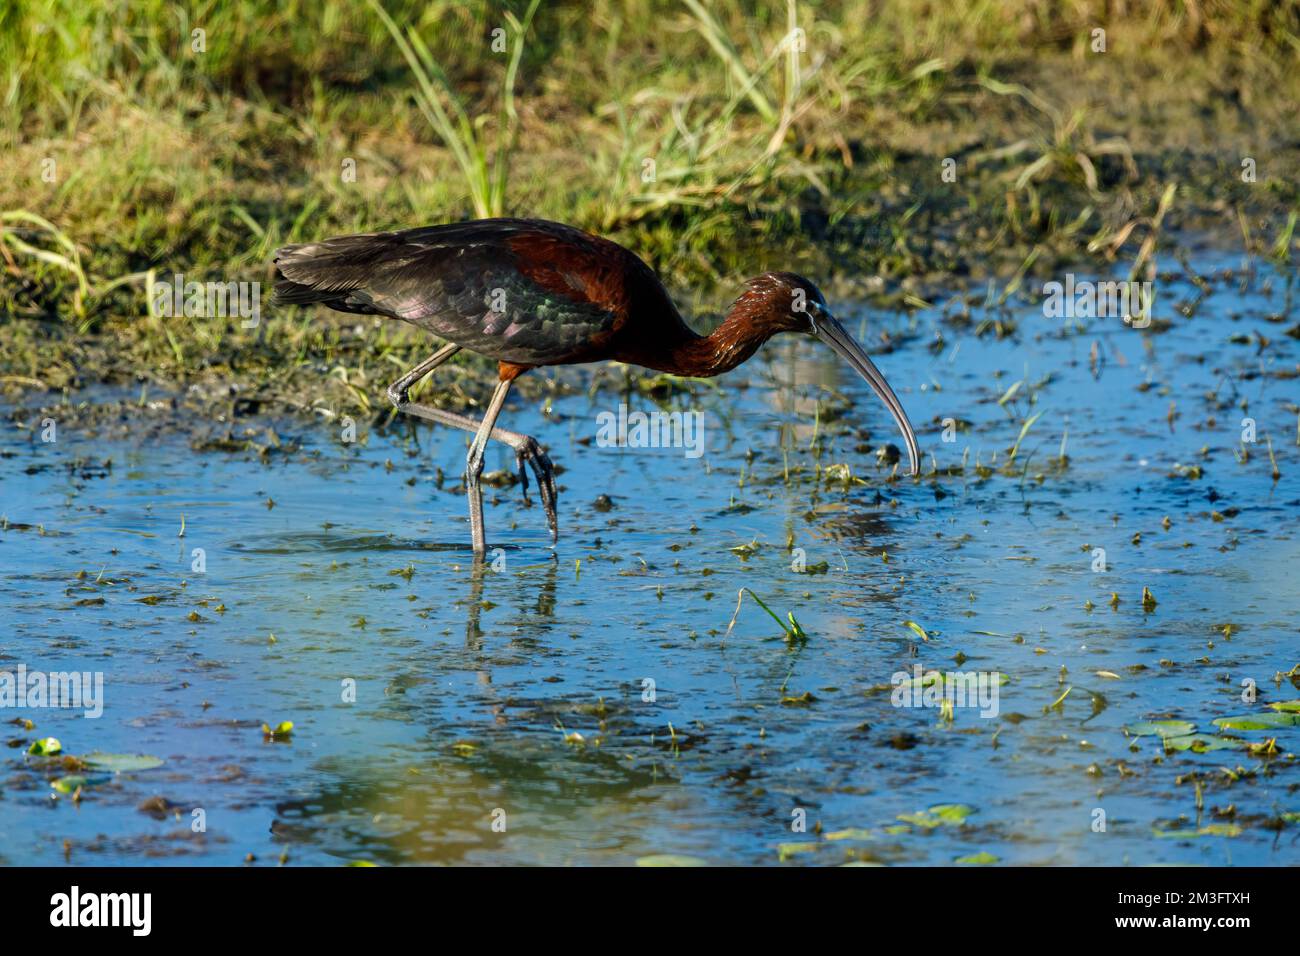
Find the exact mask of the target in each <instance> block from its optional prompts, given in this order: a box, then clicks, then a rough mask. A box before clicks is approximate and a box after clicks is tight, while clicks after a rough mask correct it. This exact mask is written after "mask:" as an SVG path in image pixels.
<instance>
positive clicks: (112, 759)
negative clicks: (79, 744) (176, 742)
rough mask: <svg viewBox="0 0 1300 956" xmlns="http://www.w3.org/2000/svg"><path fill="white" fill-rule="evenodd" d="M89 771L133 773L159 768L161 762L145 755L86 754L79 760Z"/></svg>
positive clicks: (156, 758)
mask: <svg viewBox="0 0 1300 956" xmlns="http://www.w3.org/2000/svg"><path fill="white" fill-rule="evenodd" d="M81 761H82V763H84V764H85V765H86V766H87V767H89V768H90V769H91V770H103V771H106V772H108V773H134V772H135V771H137V770H153V769H154V768H155V767H161V766H162V765H163V761H162V760H160V759H159V758H158V757H150V756H148V755H147V754H102V753H98V752H96V753H93V754H86V755H85V756H84V757H82V758H81Z"/></svg>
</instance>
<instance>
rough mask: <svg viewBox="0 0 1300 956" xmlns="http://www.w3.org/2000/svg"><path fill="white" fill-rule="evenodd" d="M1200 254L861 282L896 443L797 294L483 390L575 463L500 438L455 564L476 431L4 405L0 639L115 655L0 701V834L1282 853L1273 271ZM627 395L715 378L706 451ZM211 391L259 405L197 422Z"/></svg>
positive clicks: (1285, 445) (62, 848)
mask: <svg viewBox="0 0 1300 956" xmlns="http://www.w3.org/2000/svg"><path fill="white" fill-rule="evenodd" d="M1191 262H1192V266H1193V267H1194V270H1195V274H1194V275H1193V274H1192V273H1189V272H1188V271H1187V270H1186V269H1184V268H1182V267H1180V266H1178V265H1176V264H1175V263H1173V262H1172V261H1171V262H1168V263H1167V265H1168V266H1169V268H1170V269H1171V271H1170V272H1168V273H1162V274H1161V275H1160V276H1159V277H1158V279H1157V280H1156V285H1155V288H1156V298H1155V306H1154V317H1155V322H1154V323H1153V325H1152V327H1151V328H1148V329H1145V330H1137V329H1134V328H1131V327H1130V326H1128V325H1126V324H1125V323H1124V322H1123V321H1122V320H1121V319H1120V318H1119V317H1116V316H1106V317H1100V318H1097V317H1088V316H1074V317H1066V318H1057V317H1047V316H1045V315H1044V309H1043V306H1042V304H1041V303H1040V302H1039V301H1038V300H1037V296H1025V297H1021V296H1012V297H1011V298H1010V299H1009V300H1008V301H1007V302H1006V303H1005V304H1001V305H999V304H998V302H997V299H998V298H999V293H1000V288H1001V287H1000V286H999V287H995V288H994V289H993V291H992V293H991V294H989V295H985V294H984V293H983V292H981V293H980V294H977V295H968V296H966V297H964V298H962V299H958V298H955V297H954V298H953V299H951V300H944V299H942V298H936V299H934V300H933V301H932V302H931V304H930V307H929V308H921V309H918V310H917V311H915V312H914V313H911V314H905V313H900V312H895V311H882V310H878V309H873V308H872V307H870V306H867V305H861V306H856V307H855V306H852V305H842V306H841V308H840V311H841V313H842V315H843V316H844V318H845V324H846V325H847V326H848V328H849V329H850V330H851V331H854V332H855V333H857V334H858V335H859V337H860V339H861V340H862V341H863V342H864V343H865V344H866V346H867V348H868V351H870V352H872V353H873V354H874V355H875V356H876V360H877V363H878V364H879V366H880V367H881V369H882V370H883V371H884V372H885V374H886V376H887V377H888V378H889V379H890V381H891V382H892V383H893V384H894V386H895V388H896V390H897V391H898V392H899V394H900V396H901V397H902V399H903V402H904V404H905V405H906V407H907V408H908V410H909V412H910V415H911V417H912V420H913V422H914V423H915V425H916V427H917V430H918V433H919V434H920V437H921V446H922V451H923V455H924V459H925V460H924V463H923V469H922V472H923V474H922V477H921V478H920V479H919V480H912V479H910V478H907V477H904V476H903V474H902V469H901V468H900V469H899V471H898V473H897V474H895V473H894V467H893V465H892V464H891V463H890V462H889V460H888V455H887V454H886V455H885V456H884V457H883V458H882V457H878V456H877V454H876V450H877V449H878V448H879V447H880V446H882V445H885V444H888V443H896V444H899V445H900V446H901V442H899V439H898V436H897V434H896V432H895V429H894V427H893V424H892V422H891V421H890V419H889V418H888V415H887V414H886V412H885V411H884V409H883V407H881V406H880V405H879V403H878V402H876V401H875V400H874V398H873V397H872V396H871V395H870V393H869V392H868V391H867V389H866V388H865V386H864V384H863V383H862V382H860V381H858V380H856V379H855V378H854V377H853V375H852V372H851V370H850V369H848V367H847V366H844V365H842V364H841V363H840V362H839V360H838V359H837V358H836V357H835V355H834V354H832V353H831V352H830V351H829V350H828V349H826V348H824V347H823V346H821V345H820V344H819V343H817V342H815V341H812V340H803V339H796V338H794V337H787V338H786V339H784V340H782V339H778V340H774V341H773V342H771V343H769V344H768V345H767V346H766V347H765V349H764V350H763V351H762V352H761V353H760V354H759V356H758V357H756V358H755V359H754V360H752V361H751V362H750V363H748V364H747V365H746V366H743V367H742V368H741V369H740V370H738V371H737V372H735V373H733V374H731V375H729V376H727V377H725V378H723V379H720V380H718V381H717V382H715V383H693V384H691V383H685V384H683V385H680V386H679V385H678V384H677V383H666V384H665V388H664V390H662V391H661V392H657V393H655V394H649V395H647V394H642V393H635V394H628V395H623V394H619V393H618V392H615V391H610V390H607V389H597V390H592V389H590V388H588V387H587V385H588V383H589V382H590V381H591V377H592V376H593V375H599V374H605V375H608V374H610V373H608V372H605V373H601V372H599V371H597V370H592V369H579V370H573V371H568V372H564V373H562V378H563V380H564V381H566V382H569V383H571V384H572V385H573V386H574V387H573V388H571V389H568V390H566V391H565V392H564V393H563V394H559V395H557V397H555V398H553V399H552V400H550V401H549V402H547V403H546V405H545V406H543V405H540V404H539V403H537V402H535V401H534V402H530V401H523V400H519V399H514V400H512V401H511V403H510V404H509V405H508V406H507V409H506V413H505V416H504V418H503V419H502V421H503V423H504V424H505V425H506V426H507V427H509V428H512V429H515V430H520V431H525V432H528V433H531V434H533V435H535V436H536V437H538V439H539V440H541V441H542V442H543V443H544V444H545V445H547V446H549V449H550V453H551V456H552V458H553V459H555V461H556V462H557V463H558V464H559V465H560V466H561V467H562V468H563V469H564V470H563V473H562V474H561V476H560V478H559V482H560V486H561V493H560V528H561V536H560V541H559V546H558V548H557V549H556V550H555V551H552V550H551V548H550V539H549V534H548V532H547V530H546V526H545V521H544V518H543V515H542V511H541V508H540V507H538V506H537V504H536V500H535V493H534V496H533V497H534V502H533V505H532V507H525V506H524V505H523V504H522V500H521V494H520V489H519V487H518V486H517V485H514V486H507V485H504V484H503V485H502V486H500V487H494V488H492V489H490V491H489V504H488V506H487V524H488V537H489V546H490V548H491V549H492V553H491V554H490V555H489V561H488V563H487V564H486V565H481V566H477V567H476V566H475V565H474V563H473V562H472V561H471V555H470V553H469V549H468V544H467V542H468V529H467V524H466V519H465V503H464V499H463V496H462V495H461V493H460V491H459V475H460V472H461V470H462V468H463V461H464V453H465V447H466V436H465V435H464V434H462V433H458V432H451V431H448V430H445V429H439V428H432V427H429V426H426V425H423V424H421V425H418V426H416V425H413V424H411V423H409V422H406V421H401V422H396V423H394V424H392V425H391V426H389V427H387V428H384V427H379V426H376V425H371V424H368V423H367V422H361V423H359V424H358V439H359V440H358V441H356V442H352V443H348V442H344V441H342V440H341V435H342V432H341V425H340V423H339V422H337V421H326V420H321V421H312V420H308V419H303V418H296V419H295V418H275V419H269V418H247V419H240V420H237V421H235V422H233V423H231V424H230V426H226V425H223V424H222V423H202V424H200V425H196V426H194V427H193V428H190V427H189V426H186V427H185V428H179V429H176V430H174V431H170V432H162V433H156V432H154V431H152V430H150V431H148V432H147V434H148V437H145V430H144V429H141V434H140V435H139V436H138V437H132V428H131V427H130V426H128V427H126V428H125V429H122V430H118V431H117V432H115V434H114V437H112V438H108V437H105V436H104V435H103V434H102V433H100V432H98V431H93V432H92V431H89V430H86V429H80V428H78V427H77V426H76V425H75V424H67V425H65V426H64V427H61V428H58V429H57V440H55V441H43V440H42V437H43V436H42V422H41V420H40V416H38V415H36V414H34V413H33V414H30V415H27V416H25V417H24V416H21V415H20V416H17V419H18V421H17V422H14V423H11V426H10V427H9V428H7V429H6V431H5V433H4V437H3V439H2V441H3V445H0V453H2V457H0V478H2V480H3V502H2V507H0V511H3V518H4V531H3V532H0V606H3V608H4V621H5V626H4V628H3V632H2V633H0V670H4V671H8V672H11V673H12V672H16V671H17V669H18V668H19V666H20V665H22V666H23V667H25V668H26V670H27V671H28V672H33V671H35V672H44V673H50V672H67V671H83V672H91V673H96V672H97V673H100V674H102V679H103V700H102V715H100V716H98V717H86V716H84V715H83V713H82V711H81V710H74V709H54V708H50V707H30V706H29V707H26V708H23V707H16V706H11V707H8V708H6V709H5V710H4V711H3V712H2V716H3V718H4V721H5V722H4V724H3V727H4V731H5V733H4V737H5V740H6V741H7V742H8V744H9V747H8V749H6V750H5V752H4V756H3V765H2V767H0V860H2V861H3V862H5V863H10V864H58V863H60V862H63V861H70V862H72V863H79V864H117V863H145V864H148V863H152V862H158V863H176V862H181V863H201V864H232V865H233V864H245V863H248V864H251V865H278V864H287V865H301V864H312V865H331V864H344V863H376V864H407V863H472V864H504V863H549V864H632V863H636V862H642V863H674V862H675V863H687V862H698V861H703V862H709V863H724V864H737V863H740V864H755V863H759V864H761V863H771V864H776V863H783V864H785V865H792V866H793V865H827V864H839V863H845V862H866V863H886V864H949V863H956V862H961V863H966V864H978V863H984V864H1133V865H1141V864H1159V863H1165V864H1167V863H1175V864H1295V863H1296V862H1297V861H1300V844H1298V843H1297V837H1298V836H1300V816H1297V814H1300V793H1298V791H1300V766H1297V762H1296V760H1295V758H1294V756H1293V753H1294V751H1295V750H1296V748H1297V745H1298V744H1300V727H1297V726H1293V725H1291V724H1290V719H1289V717H1288V712H1287V711H1286V710H1275V709H1272V708H1270V707H1269V706H1268V705H1269V704H1270V703H1282V702H1286V701H1293V700H1295V699H1296V698H1298V697H1300V690H1298V689H1297V680H1298V679H1297V678H1295V677H1293V676H1292V675H1294V674H1296V673H1300V671H1296V670H1295V668H1296V665H1297V664H1300V642H1298V641H1297V635H1298V634H1300V624H1298V623H1297V622H1298V621H1300V583H1298V576H1297V571H1296V569H1297V567H1298V566H1300V536H1298V535H1297V529H1296V519H1297V516H1300V491H1298V490H1297V488H1298V486H1297V478H1298V477H1300V460H1298V456H1297V446H1296V443H1297V407H1296V402H1297V400H1298V399H1300V388H1298V387H1297V383H1296V373H1297V362H1298V361H1300V338H1298V337H1297V335H1298V334H1300V333H1298V332H1297V329H1298V328H1300V326H1297V321H1298V320H1297V316H1296V311H1295V309H1294V306H1293V295H1294V291H1295V290H1294V281H1293V277H1292V276H1291V275H1290V274H1288V273H1280V272H1277V271H1275V270H1274V269H1273V268H1271V267H1270V266H1269V265H1268V264H1267V263H1266V262H1261V261H1255V262H1253V263H1244V262H1243V261H1242V259H1241V257H1240V256H1238V255H1227V254H1222V253H1216V252H1208V251H1204V252H1201V253H1199V254H1197V255H1196V256H1195V257H1194V258H1193V259H1192V260H1191ZM1079 278H1097V276H1087V275H1085V274H1084V273H1083V272H1082V271H1080V273H1079ZM1288 332H1289V334H1288ZM1016 383H1020V384H1018V385H1017V384H1016ZM74 400H75V398H74ZM620 403H627V405H628V406H629V408H630V409H631V410H632V411H644V412H651V411H656V410H678V411H685V412H692V413H699V415H700V418H699V422H700V425H701V427H702V429H703V431H702V433H701V434H702V438H703V445H702V454H701V455H699V456H698V457H693V456H692V454H689V453H688V452H690V449H688V448H681V447H666V448H653V447H648V448H646V447H637V448H632V447H617V446H613V447H611V446H609V444H608V443H606V442H603V441H601V440H598V431H599V424H598V417H599V416H600V415H601V413H603V412H612V413H615V414H617V411H618V405H619V404H620ZM54 417H55V421H56V424H57V421H58V416H57V415H56V416H54ZM946 419H949V420H951V421H950V422H948V423H946V424H945V420H946ZM1243 419H1250V420H1252V421H1253V423H1254V427H1255V434H1254V435H1249V434H1245V438H1246V439H1247V440H1243V435H1244V428H1245V426H1243ZM1027 422H1028V423H1029V424H1028V427H1027V428H1026V423H1027ZM225 427H233V429H234V434H235V436H236V437H241V436H242V435H243V434H244V430H245V429H249V430H251V431H250V432H249V434H251V435H252V436H254V437H255V440H256V442H257V444H258V445H268V444H269V445H271V450H270V451H268V452H267V453H265V454H259V453H258V452H257V451H256V450H255V449H250V450H243V451H241V450H234V451H230V450H225V451H223V450H195V448H194V447H192V446H193V445H194V444H195V438H196V432H201V433H203V434H207V433H210V432H211V433H218V434H222V433H224V431H223V430H224V428H225ZM268 427H273V428H274V429H275V434H276V435H277V436H278V440H279V442H280V444H279V447H278V448H275V447H274V445H273V443H271V442H268V440H267V438H266V437H264V436H265V435H267V434H269V432H267V431H266V429H267V428H268ZM1022 432H1023V436H1022ZM123 433H124V434H123ZM1063 437H1064V457H1063V456H1062V440H1063ZM1251 438H1254V439H1255V440H1253V441H1251V440H1249V439H1251ZM1017 439H1020V441H1019V446H1018V448H1017V449H1016V452H1015V454H1014V456H1012V455H1010V453H1009V449H1011V448H1012V447H1013V446H1015V445H1016V443H1017ZM1269 442H1271V447H1272V454H1273V456H1274V458H1275V460H1276V469H1277V471H1278V472H1279V475H1278V477H1276V478H1275V477H1274V461H1273V459H1271V458H1270V453H1269ZM904 464H905V463H904ZM487 467H488V470H489V471H497V470H500V471H503V472H506V473H511V472H513V468H514V462H513V458H512V456H511V455H510V453H509V452H508V450H505V449H501V448H495V447H494V448H492V449H491V450H490V452H489V458H488V465H487ZM439 470H441V472H442V478H441V479H440V478H439V475H438V472H439ZM1165 519H1168V520H1167V521H1166V520H1165ZM182 528H183V535H182V533H181V532H182ZM196 549H197V550H199V551H200V552H201V555H196ZM1099 551H1104V553H1099ZM200 557H201V561H200ZM196 562H198V563H197V564H196ZM801 569H802V570H801ZM742 588H747V589H749V590H750V591H751V592H752V593H753V594H755V595H757V596H758V597H759V598H760V599H761V600H762V602H764V603H765V604H766V606H767V607H768V608H770V609H771V610H772V611H773V612H774V613H775V614H776V615H777V616H778V617H779V618H780V619H781V622H782V625H784V628H788V629H792V627H791V625H790V623H789V618H788V615H791V614H792V615H793V617H794V619H795V620H796V621H797V622H798V625H799V628H800V630H801V632H802V636H801V637H792V636H791V635H790V634H788V633H787V632H786V630H785V629H783V626H779V625H778V623H777V622H776V621H774V620H773V618H772V617H771V616H769V615H768V614H767V613H766V612H765V611H764V609H763V607H762V606H760V604H759V603H758V602H757V601H755V600H754V599H753V598H752V597H751V596H750V595H749V594H746V595H745V597H744V598H743V601H742V602H741V604H740V610H739V614H738V615H736V617H735V623H734V626H733V627H731V628H730V630H729V629H728V625H729V623H730V622H731V621H732V618H733V614H734V613H735V612H736V608H737V596H738V592H739V591H740V589H742ZM1144 589H1147V592H1148V594H1149V597H1148V599H1147V600H1145V601H1144V597H1143V595H1144ZM1112 595H1114V598H1113V597H1112ZM906 622H911V623H910V624H909V623H906ZM917 665H920V666H921V667H922V668H923V669H924V670H929V669H937V670H939V671H943V672H957V671H960V672H964V673H971V672H974V673H977V674H981V675H986V676H987V675H1004V676H996V677H992V678H990V680H991V682H992V684H995V685H996V687H997V700H996V707H995V708H994V709H995V710H996V713H995V714H991V713H989V712H988V708H984V709H981V708H979V707H973V706H962V705H960V704H958V705H957V706H954V707H953V708H952V709H951V710H945V709H944V708H941V707H934V706H931V707H903V706H896V703H898V700H899V695H897V694H896V693H894V686H895V684H896V678H895V675H897V674H899V673H900V672H901V673H903V674H905V675H906V676H907V678H909V679H910V678H911V677H912V675H913V674H914V673H916V672H915V671H914V670H913V668H914V667H915V666H917ZM1004 681H1005V682H1004ZM1252 682H1253V683H1252ZM917 697H918V698H920V699H922V701H923V700H924V695H921V694H918V695H917ZM932 702H933V701H932ZM1246 716H1250V717H1255V718H1262V720H1261V721H1260V722H1261V723H1263V724H1265V725H1269V724H1272V726H1266V727H1265V728H1264V729H1258V730H1252V729H1234V728H1226V729H1225V728H1221V727H1219V726H1216V725H1215V724H1214V723H1213V722H1214V720H1215V719H1216V718H1233V717H1246ZM24 720H30V721H31V726H30V727H29V726H28V725H27V724H25V723H23V721H24ZM285 721H291V722H292V724H293V728H292V731H291V732H290V733H287V734H283V733H280V734H277V733H269V734H268V733H265V732H264V730H263V725H264V724H266V725H268V727H269V728H270V729H272V730H273V729H274V728H276V727H277V726H278V725H280V724H281V722H285ZM1165 721H1168V722H1171V723H1161V722H1165ZM1249 723H1250V722H1247V726H1249ZM1189 725H1190V726H1189ZM1193 734H1198V735H1200V736H1198V737H1194V736H1193ZM47 737H55V738H57V739H58V740H59V741H60V743H61V746H62V754H61V755H60V756H57V757H43V756H38V755H34V754H29V753H28V751H29V749H30V748H31V745H32V744H33V742H35V741H38V740H41V739H44V738H47ZM1270 740H1271V741H1273V743H1272V744H1269V743H1268V741H1270ZM1196 741H1199V743H1197V742H1196ZM93 754H111V755H127V757H130V758H131V759H129V760H128V759H126V758H124V757H121V756H119V757H109V758H104V757H97V758H92V759H89V760H87V759H85V758H87V756H88V755H93ZM68 755H71V756H73V757H80V758H83V759H82V760H67V759H64V758H65V757H67V756H68ZM138 758H152V759H138ZM196 811H197V812H196Z"/></svg>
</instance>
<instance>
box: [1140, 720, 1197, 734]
mask: <svg viewBox="0 0 1300 956" xmlns="http://www.w3.org/2000/svg"><path fill="white" fill-rule="evenodd" d="M1195 730H1196V725H1195V724H1194V723H1192V722H1191V721H1189V720H1144V721H1142V722H1140V723H1136V724H1131V725H1130V726H1128V727H1125V728H1124V731H1125V732H1126V733H1127V734H1128V735H1129V736H1130V737H1156V736H1160V737H1182V736H1184V735H1186V734H1190V733H1192V732H1193V731H1195Z"/></svg>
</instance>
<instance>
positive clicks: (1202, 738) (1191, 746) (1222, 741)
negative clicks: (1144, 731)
mask: <svg viewBox="0 0 1300 956" xmlns="http://www.w3.org/2000/svg"><path fill="white" fill-rule="evenodd" d="M1164 745H1165V750H1190V751H1191V752H1192V753H1198V754H1199V753H1205V752H1206V751H1207V750H1231V749H1233V748H1234V747H1244V746H1246V741H1244V740H1238V739H1237V738H1235V737H1212V736H1210V735H1209V734H1187V735H1186V736H1183V737H1165V738H1164Z"/></svg>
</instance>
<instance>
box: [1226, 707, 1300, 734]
mask: <svg viewBox="0 0 1300 956" xmlns="http://www.w3.org/2000/svg"><path fill="white" fill-rule="evenodd" d="M1297 723H1300V714H1285V713H1281V712H1276V711H1275V712H1274V713H1271V714H1246V715H1244V716H1241V717H1216V718H1215V720H1214V726H1216V727H1221V728H1223V729H1224V730H1277V729H1278V728H1279V727H1294V726H1295V725H1296V724H1297Z"/></svg>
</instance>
